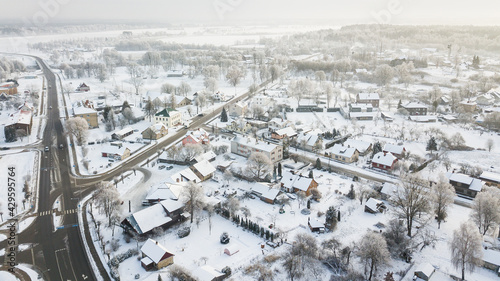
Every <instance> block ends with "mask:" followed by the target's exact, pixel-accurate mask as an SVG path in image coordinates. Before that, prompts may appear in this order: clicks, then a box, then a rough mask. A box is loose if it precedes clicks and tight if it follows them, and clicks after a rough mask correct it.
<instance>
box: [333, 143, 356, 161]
mask: <svg viewBox="0 0 500 281" xmlns="http://www.w3.org/2000/svg"><path fill="white" fill-rule="evenodd" d="M327 152H328V153H329V157H330V158H331V159H333V160H337V161H340V162H343V163H353V162H356V161H358V159H359V151H358V150H357V149H356V148H354V147H350V146H343V145H341V144H338V143H337V144H335V145H334V146H333V147H331V148H329V149H328V150H327Z"/></svg>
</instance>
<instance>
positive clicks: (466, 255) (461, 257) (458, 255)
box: [450, 221, 483, 280]
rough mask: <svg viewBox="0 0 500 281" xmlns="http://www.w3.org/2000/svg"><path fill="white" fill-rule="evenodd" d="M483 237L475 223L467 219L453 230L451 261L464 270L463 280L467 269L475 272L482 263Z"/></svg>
mask: <svg viewBox="0 0 500 281" xmlns="http://www.w3.org/2000/svg"><path fill="white" fill-rule="evenodd" d="M482 242H483V239H482V237H481V234H480V233H479V232H478V231H477V228H476V227H475V226H474V224H473V223H471V222H469V221H467V222H464V223H462V224H461V225H460V227H459V228H458V229H456V230H455V231H453V240H452V241H451V244H450V248H451V263H452V264H453V266H454V267H455V268H457V269H461V270H462V280H465V270H467V271H469V272H473V271H474V269H475V268H476V266H481V265H482V262H483V261H482V257H483V247H482Z"/></svg>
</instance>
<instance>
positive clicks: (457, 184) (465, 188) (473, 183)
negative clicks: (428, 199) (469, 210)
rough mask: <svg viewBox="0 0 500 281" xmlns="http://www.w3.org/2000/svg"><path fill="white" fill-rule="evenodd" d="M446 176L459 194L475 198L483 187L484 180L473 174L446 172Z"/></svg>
mask: <svg viewBox="0 0 500 281" xmlns="http://www.w3.org/2000/svg"><path fill="white" fill-rule="evenodd" d="M446 176H447V177H448V179H449V181H450V184H451V185H452V186H453V187H454V188H455V192H456V193H457V194H458V195H461V196H465V197H469V198H475V197H476V195H477V193H478V192H480V191H481V190H482V189H483V185H484V182H482V181H481V180H479V179H475V178H473V177H471V176H468V175H464V174H461V173H446Z"/></svg>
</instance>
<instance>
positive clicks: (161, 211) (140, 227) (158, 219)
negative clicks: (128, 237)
mask: <svg viewBox="0 0 500 281" xmlns="http://www.w3.org/2000/svg"><path fill="white" fill-rule="evenodd" d="M172 223H173V220H172V218H171V217H169V216H167V213H166V211H165V208H163V205H161V204H155V205H153V206H150V207H147V208H145V209H142V210H140V211H138V212H135V213H133V214H132V215H130V216H128V217H127V218H125V219H124V220H123V221H122V222H121V226H122V227H123V229H124V230H125V231H127V232H129V233H136V234H139V235H141V236H144V235H147V234H148V233H150V232H151V231H152V230H153V229H154V228H156V227H165V226H167V225H169V224H172Z"/></svg>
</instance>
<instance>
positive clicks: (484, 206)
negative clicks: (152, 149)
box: [471, 187, 500, 235]
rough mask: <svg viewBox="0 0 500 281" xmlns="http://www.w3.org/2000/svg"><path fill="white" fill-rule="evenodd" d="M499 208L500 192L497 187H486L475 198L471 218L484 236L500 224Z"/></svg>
mask: <svg viewBox="0 0 500 281" xmlns="http://www.w3.org/2000/svg"><path fill="white" fill-rule="evenodd" d="M499 207H500V191H499V190H498V189H497V188H496V187H485V188H483V190H482V191H481V192H479V193H478V194H477V195H476V198H474V201H473V205H472V214H471V217H472V221H473V222H474V223H475V224H476V225H477V227H478V228H479V232H481V233H482V234H483V235H485V234H486V233H487V232H488V230H489V229H492V228H494V227H495V226H497V225H498V224H500V211H499Z"/></svg>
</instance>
